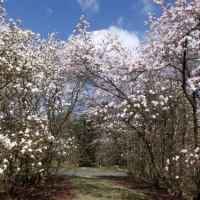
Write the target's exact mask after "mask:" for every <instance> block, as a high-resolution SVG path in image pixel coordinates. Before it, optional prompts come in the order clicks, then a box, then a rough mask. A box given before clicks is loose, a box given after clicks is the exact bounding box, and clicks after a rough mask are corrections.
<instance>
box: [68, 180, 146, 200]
mask: <svg viewBox="0 0 200 200" xmlns="http://www.w3.org/2000/svg"><path fill="white" fill-rule="evenodd" d="M70 182H71V183H72V184H73V185H74V186H75V187H76V188H77V189H78V191H79V193H78V196H77V198H76V199H75V200H108V199H109V200H111V199H113V200H123V199H132V200H142V199H143V200H150V198H149V197H147V196H146V195H144V194H141V193H139V192H136V191H134V190H130V189H127V188H125V187H122V186H119V185H117V184H114V183H111V182H109V181H108V180H107V179H106V177H103V176H88V177H87V176H85V177H83V176H82V177H79V176H74V177H72V178H71V180H70Z"/></svg>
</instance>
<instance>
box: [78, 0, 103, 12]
mask: <svg viewBox="0 0 200 200" xmlns="http://www.w3.org/2000/svg"><path fill="white" fill-rule="evenodd" d="M76 1H77V3H78V4H79V5H80V7H81V9H82V10H83V11H90V12H97V11H98V10H99V0H76Z"/></svg>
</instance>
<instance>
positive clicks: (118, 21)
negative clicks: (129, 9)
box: [117, 15, 124, 26]
mask: <svg viewBox="0 0 200 200" xmlns="http://www.w3.org/2000/svg"><path fill="white" fill-rule="evenodd" d="M123 23H124V16H123V15H121V16H119V18H118V19H117V25H118V26H122V25H123Z"/></svg>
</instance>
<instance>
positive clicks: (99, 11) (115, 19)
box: [2, 0, 160, 46]
mask: <svg viewBox="0 0 200 200" xmlns="http://www.w3.org/2000/svg"><path fill="white" fill-rule="evenodd" d="M2 6H3V7H4V8H5V9H6V11H7V13H8V18H13V19H14V20H16V19H20V20H22V23H23V24H24V28H25V29H30V30H32V31H33V32H35V33H40V34H41V37H42V38H46V37H47V35H48V33H51V32H52V31H53V30H56V31H57V32H59V34H58V37H59V38H60V39H61V40H67V38H68V37H69V35H70V34H72V32H73V30H74V29H75V26H76V24H77V23H78V22H79V18H80V16H81V15H84V16H85V19H86V20H88V22H89V23H90V27H91V28H90V29H91V30H93V31H95V34H94V35H95V36H96V37H97V38H99V37H100V36H101V35H102V34H105V33H106V32H107V31H114V32H117V33H118V34H119V35H120V37H121V38H122V39H123V40H124V41H125V43H126V44H127V45H131V46H135V45H136V44H137V43H138V42H139V40H142V39H143V37H144V32H145V30H147V29H148V26H145V25H144V21H145V20H148V17H147V15H148V13H149V12H150V13H153V12H155V13H159V12H160V10H159V7H158V6H157V5H156V4H154V3H153V0H7V1H5V3H4V4H3V5H2Z"/></svg>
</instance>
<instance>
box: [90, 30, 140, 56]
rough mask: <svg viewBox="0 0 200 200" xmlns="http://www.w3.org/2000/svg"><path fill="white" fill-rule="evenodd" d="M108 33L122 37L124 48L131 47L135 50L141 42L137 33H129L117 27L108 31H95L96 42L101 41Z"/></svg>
mask: <svg viewBox="0 0 200 200" xmlns="http://www.w3.org/2000/svg"><path fill="white" fill-rule="evenodd" d="M108 32H113V33H117V34H118V35H119V37H120V40H122V41H123V44H124V46H126V47H130V48H132V49H134V48H135V47H136V46H137V45H138V44H139V42H140V40H139V38H138V36H137V33H135V32H132V31H128V30H126V29H122V28H118V27H116V26H110V27H109V28H108V29H102V30H97V31H94V33H93V39H94V41H97V40H99V39H101V38H102V37H103V36H104V35H105V34H107V33H108ZM133 53H135V51H133Z"/></svg>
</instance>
